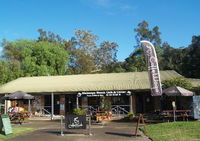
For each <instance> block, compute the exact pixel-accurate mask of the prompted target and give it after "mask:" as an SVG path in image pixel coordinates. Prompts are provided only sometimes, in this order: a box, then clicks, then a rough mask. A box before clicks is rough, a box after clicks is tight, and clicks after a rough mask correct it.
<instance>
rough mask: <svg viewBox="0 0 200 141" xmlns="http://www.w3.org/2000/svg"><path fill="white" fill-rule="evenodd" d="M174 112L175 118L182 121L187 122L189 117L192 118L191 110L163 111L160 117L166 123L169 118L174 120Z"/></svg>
mask: <svg viewBox="0 0 200 141" xmlns="http://www.w3.org/2000/svg"><path fill="white" fill-rule="evenodd" d="M174 112H175V118H183V120H187V121H188V118H189V117H192V116H191V115H190V112H191V110H164V111H163V112H162V116H163V117H164V118H166V119H168V121H169V120H170V118H174Z"/></svg>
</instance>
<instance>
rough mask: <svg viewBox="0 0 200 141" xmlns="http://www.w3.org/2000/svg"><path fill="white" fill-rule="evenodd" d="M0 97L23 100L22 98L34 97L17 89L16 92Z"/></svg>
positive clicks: (29, 98)
mask: <svg viewBox="0 0 200 141" xmlns="http://www.w3.org/2000/svg"><path fill="white" fill-rule="evenodd" d="M2 99H3V100H23V99H27V100H31V99H34V96H32V95H30V94H27V93H25V92H22V91H17V92H14V93H12V94H9V95H6V96H4V97H2Z"/></svg>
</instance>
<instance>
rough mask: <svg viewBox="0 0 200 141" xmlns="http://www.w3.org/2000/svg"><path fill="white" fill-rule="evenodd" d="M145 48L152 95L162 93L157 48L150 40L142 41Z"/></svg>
mask: <svg viewBox="0 0 200 141" xmlns="http://www.w3.org/2000/svg"><path fill="white" fill-rule="evenodd" d="M141 43H142V48H143V50H144V56H145V59H146V62H147V66H148V73H149V81H150V87H151V95H152V96H161V95H162V86H161V81H160V73H159V67H158V60H157V55H156V51H155V48H154V46H153V44H151V43H150V42H149V41H141Z"/></svg>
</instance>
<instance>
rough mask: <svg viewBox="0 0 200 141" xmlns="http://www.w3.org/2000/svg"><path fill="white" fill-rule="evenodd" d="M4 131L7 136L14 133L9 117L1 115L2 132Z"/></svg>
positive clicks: (0, 126)
mask: <svg viewBox="0 0 200 141" xmlns="http://www.w3.org/2000/svg"><path fill="white" fill-rule="evenodd" d="M2 129H4V133H5V135H8V134H11V133H13V132H12V126H11V123H10V118H9V115H1V120H0V130H1V131H2Z"/></svg>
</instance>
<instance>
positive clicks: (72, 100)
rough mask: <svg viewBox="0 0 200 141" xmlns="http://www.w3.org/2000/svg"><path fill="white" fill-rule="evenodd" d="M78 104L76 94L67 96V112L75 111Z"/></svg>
mask: <svg viewBox="0 0 200 141" xmlns="http://www.w3.org/2000/svg"><path fill="white" fill-rule="evenodd" d="M75 105H76V95H66V96H65V113H66V114H71V113H73V109H74V108H75Z"/></svg>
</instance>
